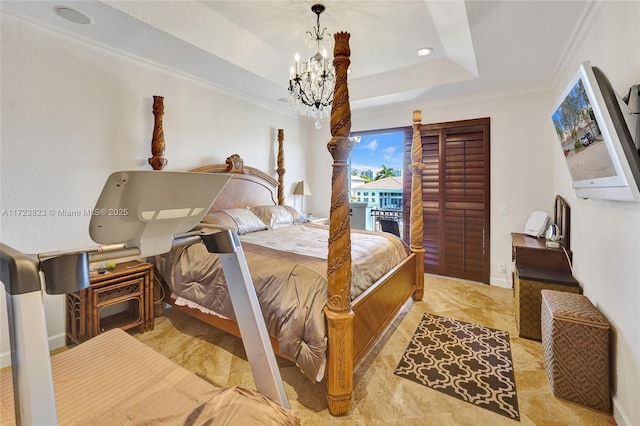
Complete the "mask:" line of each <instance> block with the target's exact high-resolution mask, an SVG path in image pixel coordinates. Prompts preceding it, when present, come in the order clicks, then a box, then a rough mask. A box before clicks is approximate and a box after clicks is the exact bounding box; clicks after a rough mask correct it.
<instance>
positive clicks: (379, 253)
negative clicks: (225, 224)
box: [155, 224, 409, 381]
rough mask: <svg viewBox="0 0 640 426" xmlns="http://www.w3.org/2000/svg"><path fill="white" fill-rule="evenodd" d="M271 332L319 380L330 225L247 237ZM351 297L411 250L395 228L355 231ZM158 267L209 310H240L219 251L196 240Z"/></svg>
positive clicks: (193, 302) (183, 294)
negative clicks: (234, 302) (389, 231)
mask: <svg viewBox="0 0 640 426" xmlns="http://www.w3.org/2000/svg"><path fill="white" fill-rule="evenodd" d="M240 239H241V241H242V247H243V251H244V254H245V257H246V259H247V264H248V266H249V271H250V273H251V276H252V279H253V283H254V286H255V288H256V293H257V295H258V300H259V302H260V306H261V308H262V313H263V315H264V318H265V322H266V324H267V328H268V330H269V333H270V334H271V335H272V336H274V337H276V338H277V341H278V346H279V349H280V351H281V352H282V353H283V354H284V355H286V356H288V357H290V358H291V359H294V360H295V361H296V364H297V365H298V367H300V369H301V370H302V372H303V373H304V374H305V375H306V376H307V377H309V379H311V380H313V381H320V380H321V379H322V377H323V375H324V368H325V364H326V347H327V339H326V324H325V319H324V313H323V308H324V306H325V304H326V302H327V280H326V271H327V262H326V258H327V252H328V248H327V245H328V244H327V241H328V228H327V227H326V226H318V225H310V224H307V225H291V226H286V227H282V228H277V229H271V230H267V231H259V232H254V233H251V234H247V235H243V236H241V237H240ZM351 246H352V275H353V276H352V286H351V295H352V298H355V297H357V296H358V295H359V294H361V293H362V292H363V291H364V290H366V289H367V288H368V287H369V286H370V285H371V284H373V283H374V282H375V281H377V280H378V279H379V278H380V277H382V276H383V275H384V274H385V273H387V272H388V271H389V270H390V269H392V268H393V267H394V266H395V265H397V264H398V263H399V262H400V261H401V260H402V259H404V258H405V257H407V255H408V253H409V251H408V249H407V247H406V245H405V244H404V243H403V242H402V241H401V240H400V239H398V238H396V237H395V236H393V235H391V234H384V233H374V232H369V231H352V238H351ZM155 264H156V269H157V272H158V273H159V274H160V275H161V276H162V277H163V279H164V280H165V282H166V283H167V285H168V286H169V287H170V288H171V290H172V291H173V292H174V293H175V294H176V295H177V296H180V298H181V299H179V301H180V300H186V301H185V302H184V303H185V304H188V305H189V306H192V307H198V308H200V309H201V310H203V311H206V312H209V313H216V314H218V315H222V316H225V317H228V318H235V315H234V313H233V308H232V306H231V300H230V297H229V293H228V291H227V288H226V283H225V281H224V275H223V273H222V266H221V263H220V260H219V258H218V256H217V255H213V254H210V253H208V252H207V250H206V248H205V247H204V244H202V243H197V244H193V245H190V246H187V247H181V248H177V249H174V250H172V251H171V252H169V253H168V254H166V255H163V256H159V257H157V258H156V261H155Z"/></svg>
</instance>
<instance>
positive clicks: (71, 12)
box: [53, 6, 93, 25]
mask: <svg viewBox="0 0 640 426" xmlns="http://www.w3.org/2000/svg"><path fill="white" fill-rule="evenodd" d="M53 10H54V11H55V12H56V13H57V14H58V15H59V16H60V17H62V18H64V19H66V20H67V21H69V22H73V23H74V24H80V25H89V24H91V23H92V22H93V20H92V19H91V18H89V17H88V16H87V15H85V14H84V13H81V12H78V11H77V10H75V9H71V8H70V7H64V6H59V7H56V8H55V9H53Z"/></svg>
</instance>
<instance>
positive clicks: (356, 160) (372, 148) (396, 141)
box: [351, 132, 404, 175]
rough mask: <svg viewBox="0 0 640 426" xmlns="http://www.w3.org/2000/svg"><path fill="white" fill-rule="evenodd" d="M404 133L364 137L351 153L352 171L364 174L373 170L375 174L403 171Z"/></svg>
mask: <svg viewBox="0 0 640 426" xmlns="http://www.w3.org/2000/svg"><path fill="white" fill-rule="evenodd" d="M403 144H404V133H402V132H398V133H387V134H380V135H367V136H362V137H361V139H360V142H358V143H356V144H355V145H354V147H353V151H352V152H351V170H358V172H363V171H365V170H369V169H371V170H373V173H374V175H375V173H376V172H377V171H379V170H381V169H382V165H383V164H384V165H385V166H386V167H387V168H392V169H396V170H402V145H403Z"/></svg>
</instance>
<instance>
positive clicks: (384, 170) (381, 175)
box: [373, 164, 396, 180]
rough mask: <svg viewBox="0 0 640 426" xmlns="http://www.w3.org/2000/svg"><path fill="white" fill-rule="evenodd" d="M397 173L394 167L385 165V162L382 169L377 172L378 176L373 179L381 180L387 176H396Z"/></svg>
mask: <svg viewBox="0 0 640 426" xmlns="http://www.w3.org/2000/svg"><path fill="white" fill-rule="evenodd" d="M395 175H396V173H395V171H394V170H393V169H391V168H389V167H387V166H385V165H384V164H383V165H382V170H380V171H379V172H378V173H376V176H375V177H374V178H373V180H380V179H384V178H387V177H392V176H395Z"/></svg>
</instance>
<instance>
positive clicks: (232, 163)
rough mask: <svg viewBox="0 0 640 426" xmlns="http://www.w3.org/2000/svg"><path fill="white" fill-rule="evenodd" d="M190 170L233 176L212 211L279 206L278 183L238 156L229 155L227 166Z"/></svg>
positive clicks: (217, 165)
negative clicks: (245, 163)
mask: <svg viewBox="0 0 640 426" xmlns="http://www.w3.org/2000/svg"><path fill="white" fill-rule="evenodd" d="M190 171H192V172H200V173H222V174H228V175H230V176H231V180H230V181H229V183H227V185H226V186H225V187H224V189H223V190H222V192H221V193H220V195H218V198H216V201H215V202H214V203H213V206H212V207H211V209H210V210H209V212H216V211H220V210H224V209H234V208H245V207H254V206H267V205H276V204H278V202H277V201H276V200H277V194H278V187H279V183H278V181H277V180H276V179H274V178H272V177H271V176H269V175H268V174H266V173H264V172H263V171H261V170H258V169H256V168H254V167H250V166H245V165H244V161H243V160H242V158H240V156H239V155H238V154H233V155H231V156H229V157H228V158H227V162H226V163H225V164H211V165H207V166H202V167H198V168H195V169H193V170H190Z"/></svg>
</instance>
